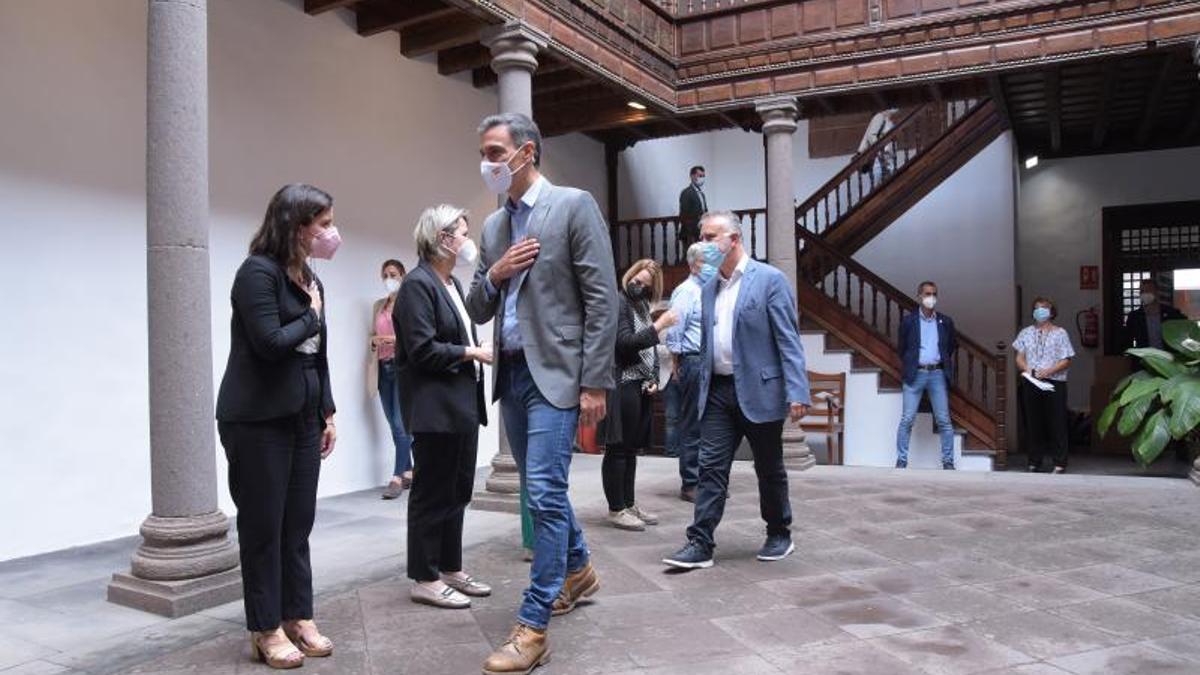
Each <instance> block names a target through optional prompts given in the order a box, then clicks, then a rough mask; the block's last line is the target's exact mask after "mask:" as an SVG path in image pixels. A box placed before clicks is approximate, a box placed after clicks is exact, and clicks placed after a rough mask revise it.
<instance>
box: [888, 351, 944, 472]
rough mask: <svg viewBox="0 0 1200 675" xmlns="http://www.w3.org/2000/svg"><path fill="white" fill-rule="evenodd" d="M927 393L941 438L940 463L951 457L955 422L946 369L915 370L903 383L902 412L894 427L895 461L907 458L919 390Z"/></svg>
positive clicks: (918, 399)
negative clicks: (951, 414)
mask: <svg viewBox="0 0 1200 675" xmlns="http://www.w3.org/2000/svg"><path fill="white" fill-rule="evenodd" d="M924 393H928V394H929V405H930V406H932V407H933V419H934V420H936V421H937V427H938V434H939V435H940V436H941V439H942V463H946V462H953V461H954V425H953V424H951V423H950V388H949V386H948V385H947V384H946V373H945V371H942V370H918V371H917V378H916V379H915V380H913V383H912V384H908V383H905V384H904V413H903V414H901V415H900V428H899V429H897V430H896V461H898V462H905V463H907V462H908V440H909V438H910V437H911V436H912V428H913V421H914V420H916V419H917V406H919V405H921V394H924Z"/></svg>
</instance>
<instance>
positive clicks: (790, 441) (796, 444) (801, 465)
mask: <svg viewBox="0 0 1200 675" xmlns="http://www.w3.org/2000/svg"><path fill="white" fill-rule="evenodd" d="M816 465H817V458H816V457H814V456H813V451H812V448H811V447H809V445H808V442H807V441H805V435H804V432H803V431H802V430H800V429H796V428H794V427H784V429H783V466H784V467H785V468H786V469H787V470H788V471H806V470H808V469H811V468H813V467H814V466H816Z"/></svg>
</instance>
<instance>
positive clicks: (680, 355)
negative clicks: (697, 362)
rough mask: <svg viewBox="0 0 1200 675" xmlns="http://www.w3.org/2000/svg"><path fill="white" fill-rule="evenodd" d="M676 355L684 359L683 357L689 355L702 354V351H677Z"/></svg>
mask: <svg viewBox="0 0 1200 675" xmlns="http://www.w3.org/2000/svg"><path fill="white" fill-rule="evenodd" d="M675 356H676V357H677V358H681V359H683V358H688V357H691V356H700V352H677V353H676V354H675Z"/></svg>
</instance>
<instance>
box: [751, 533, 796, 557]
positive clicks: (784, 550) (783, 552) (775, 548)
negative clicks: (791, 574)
mask: <svg viewBox="0 0 1200 675" xmlns="http://www.w3.org/2000/svg"><path fill="white" fill-rule="evenodd" d="M795 550H796V545H795V544H793V543H792V536H791V535H789V534H772V535H768V536H767V541H766V542H764V543H763V546H762V548H761V549H759V550H758V559H759V560H762V561H764V562H771V561H773V560H783V559H784V558H786V557H788V556H789V555H791V554H792V551H795Z"/></svg>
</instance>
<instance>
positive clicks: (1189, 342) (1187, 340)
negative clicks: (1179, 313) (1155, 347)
mask: <svg viewBox="0 0 1200 675" xmlns="http://www.w3.org/2000/svg"><path fill="white" fill-rule="evenodd" d="M1162 328H1163V342H1165V343H1167V345H1169V346H1170V347H1171V349H1174V350H1175V351H1177V352H1180V353H1182V354H1187V355H1188V356H1190V357H1196V356H1200V323H1197V322H1195V321H1189V320H1186V319H1175V320H1173V321H1164V322H1163V325H1162Z"/></svg>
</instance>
